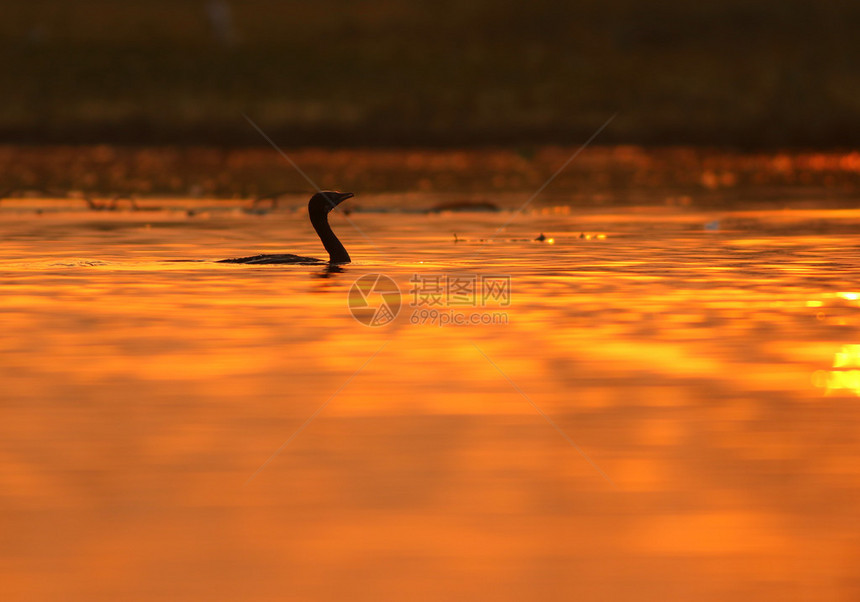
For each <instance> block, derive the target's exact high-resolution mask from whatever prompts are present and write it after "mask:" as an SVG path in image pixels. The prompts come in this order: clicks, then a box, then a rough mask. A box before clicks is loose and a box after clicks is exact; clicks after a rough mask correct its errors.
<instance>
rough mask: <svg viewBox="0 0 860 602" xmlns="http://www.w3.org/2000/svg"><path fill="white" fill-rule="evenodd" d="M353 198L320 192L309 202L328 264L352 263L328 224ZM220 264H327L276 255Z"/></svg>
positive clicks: (341, 194) (313, 222) (292, 256)
mask: <svg viewBox="0 0 860 602" xmlns="http://www.w3.org/2000/svg"><path fill="white" fill-rule="evenodd" d="M352 197H353V194H352V193H351V192H334V191H320V192H318V193H316V194H315V195H313V196H312V197H311V200H310V201H308V216H309V217H310V220H311V225H312V226H313V227H314V230H316V233H317V235H318V236H319V237H320V240H321V241H322V244H323V246H324V247H325V250H326V251H328V263H330V264H342V263H349V262H350V261H351V260H350V258H349V253H347V252H346V248H344V246H343V244H342V243H341V242H340V240H338V238H337V236H335V234H334V232H332V229H331V226H330V225H329V223H328V214H329V212H331V210H332V209H334V208H335V207H337V206H338V205H339V204H340V203H342V202H343V201H345V200H347V199H351V198H352ZM218 263H245V264H252V265H265V264H291V265H317V264H321V263H326V262H325V261H323V260H321V259H316V258H314V257H302V256H301V255H291V254H275V255H254V256H252V257H238V258H236V259H222V260H221V261H219V262H218Z"/></svg>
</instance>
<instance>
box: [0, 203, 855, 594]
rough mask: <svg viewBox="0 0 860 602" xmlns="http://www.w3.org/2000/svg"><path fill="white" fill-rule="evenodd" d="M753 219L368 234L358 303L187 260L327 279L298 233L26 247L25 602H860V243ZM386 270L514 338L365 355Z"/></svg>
mask: <svg viewBox="0 0 860 602" xmlns="http://www.w3.org/2000/svg"><path fill="white" fill-rule="evenodd" d="M840 216H841V217H840ZM840 216H836V217H834V216H833V215H829V214H824V215H820V216H817V217H816V218H815V219H816V220H822V219H824V220H833V222H834V224H836V226H839V225H840V224H842V225H843V226H844V224H845V223H846V221H845V220H848V222H850V223H853V222H852V221H851V220H857V219H860V214H858V215H854V214H849V215H847V216H846V215H845V214H844V213H842V214H840ZM750 217H751V218H754V219H755V220H758V222H759V223H761V224H763V230H764V231H754V232H751V231H749V230H742V229H740V230H734V231H720V232H716V233H711V232H705V231H704V230H703V228H701V227H698V228H696V229H693V228H692V227H690V224H698V225H699V226H701V224H702V223H704V221H705V219H711V216H705V217H704V218H702V219H700V218H699V217H696V216H692V217H691V216H690V215H689V214H677V215H676V214H665V215H664V216H663V218H664V219H658V218H657V217H654V216H652V217H650V218H648V217H647V216H646V219H645V220H644V221H643V220H638V219H633V220H631V219H630V218H629V217H628V219H627V220H624V219H621V218H619V217H617V216H612V215H611V214H604V215H600V214H593V215H590V216H588V217H587V218H583V217H582V216H567V215H564V216H561V217H560V216H559V214H557V213H554V214H552V216H550V217H542V216H539V215H538V216H529V217H524V218H521V221H520V222H518V223H517V224H516V226H513V227H512V231H511V232H510V239H505V238H503V239H502V240H499V241H496V242H494V243H492V244H482V243H480V242H478V240H479V239H480V237H481V236H482V235H483V236H486V235H487V234H488V233H492V232H493V231H494V230H495V228H496V227H498V225H499V224H500V223H503V222H504V221H505V220H506V219H507V218H508V216H505V215H500V216H495V215H490V216H471V217H460V216H441V217H430V216H414V215H365V216H361V215H357V216H354V219H356V220H360V225H361V228H362V229H363V230H364V231H365V232H367V233H368V234H369V235H370V236H371V237H372V238H373V242H374V245H376V247H378V248H377V249H374V248H372V247H371V246H370V244H369V243H367V242H366V241H364V240H363V239H362V238H361V237H360V236H359V235H357V234H355V233H354V232H350V231H349V230H348V226H347V225H346V224H345V223H339V224H338V225H337V228H338V230H339V231H342V232H344V233H345V234H344V238H345V239H346V240H347V241H348V243H349V244H348V245H347V246H348V248H349V249H350V251H351V253H352V254H353V256H354V257H355V258H356V259H357V261H356V262H355V263H354V264H352V265H349V266H345V267H344V268H343V269H342V271H339V272H325V271H323V270H322V269H321V268H316V267H307V266H286V267H285V266H234V265H219V264H214V263H209V262H194V263H166V262H165V260H167V259H213V258H221V257H227V256H233V255H237V254H239V253H241V252H258V251H259V252H270V251H277V250H289V251H294V252H297V253H301V254H310V255H314V254H319V251H320V250H319V249H317V248H316V245H315V244H314V242H313V240H311V239H309V238H308V236H307V228H306V227H305V226H304V225H301V224H300V223H298V222H296V221H294V220H293V219H292V218H291V217H289V216H287V217H284V216H276V217H275V218H273V219H262V220H242V219H236V218H235V216H232V215H227V216H221V217H219V216H214V217H213V218H212V219H211V220H208V221H205V222H200V221H195V222H192V221H186V222H179V221H177V219H178V218H177V217H176V216H175V215H172V214H165V215H149V216H146V217H145V218H144V217H139V216H138V217H135V218H130V217H128V216H124V217H120V218H114V217H112V216H111V217H108V218H106V222H102V223H101V226H104V225H105V224H107V225H108V226H110V227H109V228H105V227H95V225H94V224H93V223H92V222H91V221H90V219H89V218H86V217H82V216H77V215H57V216H47V217H46V218H45V219H42V220H41V221H38V222H33V221H32V220H24V219H20V220H16V219H12V218H7V220H6V221H4V222H3V223H2V224H0V231H2V234H3V236H2V239H3V241H4V243H3V244H4V248H5V252H4V259H3V260H2V261H0V285H2V291H0V320H2V322H0V325H2V331H0V382H2V389H0V398H2V405H0V533H2V537H0V584H2V585H0V588H2V589H0V591H2V595H3V598H4V599H15V600H17V599H21V600H41V599H44V600H53V599H70V600H77V599H80V600H98V599H105V600H108V599H110V600H115V599H129V600H135V599H140V600H145V599H146V600H148V599H156V598H162V599H177V600H180V599H181V600H195V599H201V600H202V599H223V600H236V599H247V600H257V599H260V600H268V599H287V600H328V599H330V600H345V599H349V600H356V599H357V600H363V599H367V600H379V599H409V600H424V599H426V600H439V599H464V600H465V599H472V600H481V599H487V600H490V599H492V600H527V599H541V600H572V599H582V600H630V599H638V600H667V599H669V600H714V601H717V600H719V601H722V600H725V599H727V598H729V597H738V598H741V599H750V600H752V599H755V600H780V601H781V600H789V599H797V600H806V599H809V600H853V599H856V598H857V596H858V595H860V584H858V581H857V577H856V566H857V565H858V562H860V522H858V519H860V516H858V512H857V510H856V507H857V499H858V493H859V492H860V443H858V438H857V426H858V423H860V422H858V419H860V409H858V401H857V394H858V392H860V388H858V387H857V386H856V380H854V379H855V378H856V377H855V376H854V375H855V374H856V373H857V372H858V371H860V339H858V336H857V324H858V319H860V303H858V293H856V292H852V291H856V290H857V282H858V276H860V269H859V268H858V264H857V261H856V250H857V248H858V244H857V243H858V240H860V239H858V237H857V234H851V233H847V232H844V231H840V232H838V233H836V234H821V233H817V234H809V233H808V232H807V231H806V230H804V229H803V228H802V227H800V228H798V229H797V230H796V231H794V232H793V233H787V232H785V231H784V230H779V232H778V233H774V232H772V230H773V229H774V228H781V227H782V226H780V224H782V223H784V220H785V215H784V214H783V213H775V214H769V213H767V212H760V213H757V214H755V215H753V216H750ZM542 220H548V221H542ZM549 220H551V221H549ZM649 220H650V221H649ZM694 220H698V221H694ZM840 220H842V221H840ZM645 223H650V226H648V227H647V228H646V227H644V226H643V224H645ZM798 223H800V224H802V223H803V222H802V220H800V221H799V222H798ZM293 224H296V225H293ZM454 228H456V229H457V231H458V232H460V233H461V236H462V237H463V238H464V239H465V242H462V243H456V244H455V243H454V242H453V239H452V237H451V236H450V233H451V232H452V231H453V230H454ZM582 230H588V231H589V232H593V233H600V234H604V235H605V238H597V237H594V238H592V239H583V238H580V237H579V233H580V232H581V231H582ZM538 232H547V234H550V233H551V234H552V237H553V238H554V239H555V244H554V245H552V246H551V247H550V246H547V245H545V244H539V243H536V242H535V241H534V240H533V238H534V237H533V236H527V234H529V235H530V234H531V233H538ZM280 240H296V241H300V242H299V244H295V245H290V248H289V249H282V248H281V245H280V244H279V243H278V241H280ZM261 241H262V242H261ZM376 272H381V273H386V274H388V275H389V276H391V277H392V278H393V279H394V280H395V281H396V282H397V283H398V284H400V286H401V288H402V290H404V291H406V290H407V289H408V286H409V279H410V278H411V277H412V276H413V275H414V274H415V273H416V272H420V273H443V274H451V273H458V274H463V273H478V274H499V273H504V274H510V275H511V278H512V304H511V306H510V307H509V308H507V310H506V311H508V313H509V316H510V320H509V323H508V324H507V325H506V326H498V325H496V326H467V327H447V328H440V327H435V326H414V325H411V324H410V323H409V321H408V320H407V319H406V318H407V316H408V313H401V315H400V316H399V317H398V319H397V320H395V321H394V323H392V324H391V325H389V326H387V327H385V328H368V327H365V326H363V325H361V324H359V323H358V322H356V321H355V320H354V319H353V318H352V317H351V316H350V314H349V310H348V306H347V292H348V290H349V287H350V285H351V283H352V282H353V281H354V280H355V279H356V278H358V277H359V276H361V275H363V274H368V273H376ZM321 275H325V276H327V278H320V276H321ZM406 298H408V297H406V296H405V298H404V300H405V299H406ZM408 311H410V308H409V307H404V308H403V310H402V312H408ZM383 347H384V348H383ZM380 349H381V351H380ZM377 352H378V355H376V356H374V354H375V353H377ZM484 354H485V355H486V358H489V359H490V360H491V361H487V359H486V358H485V357H484ZM368 360H371V361H369V362H368ZM502 373H503V374H504V375H505V376H503V374H502ZM834 375H838V376H834ZM508 379H510V381H509V380H508ZM511 383H513V385H512V384H511ZM526 397H527V398H528V399H526ZM529 400H530V401H531V402H533V403H534V404H535V405H536V406H537V407H539V408H540V409H541V410H542V411H543V412H545V413H546V414H547V415H548V416H549V417H550V418H551V419H552V420H553V421H554V422H555V423H556V424H557V425H558V427H559V428H560V429H562V430H563V432H564V433H565V434H566V435H567V436H568V437H570V439H571V440H572V441H573V442H575V445H576V446H577V447H578V448H579V450H581V451H582V453H583V454H585V455H587V457H588V459H590V460H591V461H592V462H593V463H594V464H596V465H597V466H598V467H599V468H600V469H601V470H602V471H604V472H605V473H606V474H607V475H608V476H609V477H610V478H611V482H609V481H607V480H606V479H604V478H602V476H601V475H600V474H599V472H598V471H596V470H595V469H594V468H593V467H592V465H591V464H590V463H589V461H588V460H586V458H585V457H583V455H582V454H580V453H579V451H578V450H577V449H576V448H574V447H573V446H571V445H570V444H569V443H568V442H567V441H566V440H565V439H564V438H563V437H561V436H560V435H559V433H558V432H557V431H556V430H554V429H553V427H552V426H551V425H550V424H549V423H548V422H547V421H546V420H545V419H544V418H543V417H542V416H541V415H540V414H539V413H538V412H537V411H536V410H535V408H534V407H533V405H532V404H531V403H530V401H529ZM323 406H325V407H324V409H323V410H322V411H321V412H320V414H319V416H318V417H317V418H316V419H315V420H313V421H312V422H311V423H310V424H308V425H307V427H306V428H304V430H302V431H301V432H300V433H299V435H298V436H297V437H295V439H294V440H292V441H291V442H290V444H289V445H288V446H287V447H285V448H284V449H283V451H281V452H280V453H279V454H277V455H276V456H275V457H274V458H273V459H272V460H271V462H269V463H268V464H267V465H266V466H265V468H264V469H263V470H262V471H260V472H259V473H258V474H257V475H256V476H255V477H254V478H253V480H251V481H250V482H249V483H247V485H246V484H245V483H246V481H248V479H249V477H251V476H252V475H254V473H255V471H257V470H258V469H259V468H260V467H261V466H262V465H263V464H264V463H265V462H266V461H267V460H268V459H269V458H271V457H272V455H273V454H274V453H275V452H276V451H277V450H278V449H279V448H280V447H281V446H282V445H283V444H284V442H285V441H287V440H288V439H289V438H290V437H291V435H293V434H294V433H295V432H296V431H297V429H300V428H301V427H302V425H303V424H304V423H305V421H306V420H307V419H308V418H309V417H311V416H312V415H314V413H315V412H317V411H318V410H319V409H320V408H321V407H323Z"/></svg>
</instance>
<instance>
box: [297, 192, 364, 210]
mask: <svg viewBox="0 0 860 602" xmlns="http://www.w3.org/2000/svg"><path fill="white" fill-rule="evenodd" d="M353 196H355V195H353V194H352V193H351V192H336V191H334V190H323V191H321V192H318V193H316V194H315V195H313V196H312V197H311V200H310V202H308V209H309V210H311V211H313V210H317V211H320V210H322V212H323V213H328V212H329V211H331V210H332V209H334V208H335V207H337V206H338V205H340V204H341V203H342V202H344V201H345V200H346V199H351V198H352V197H353Z"/></svg>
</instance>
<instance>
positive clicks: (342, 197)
mask: <svg viewBox="0 0 860 602" xmlns="http://www.w3.org/2000/svg"><path fill="white" fill-rule="evenodd" d="M354 196H355V195H354V194H353V193H351V192H341V193H340V198H339V199H338V200H337V202H338V204H340V203H342V202H344V201H345V200H346V199H351V198H352V197H354Z"/></svg>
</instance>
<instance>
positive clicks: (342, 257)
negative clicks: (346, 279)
mask: <svg viewBox="0 0 860 602" xmlns="http://www.w3.org/2000/svg"><path fill="white" fill-rule="evenodd" d="M308 215H310V218H311V225H313V227H314V230H316V232H317V236H319V237H320V240H321V241H322V244H323V246H324V247H325V250H326V251H328V260H329V263H349V262H350V261H351V260H350V258H349V253H347V252H346V248H345V247H344V246H343V244H341V242H340V241H339V240H338V239H337V236H335V235H334V232H332V230H331V226H329V225H328V211H325V210H322V211H320V210H314V208H312V207H308Z"/></svg>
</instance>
